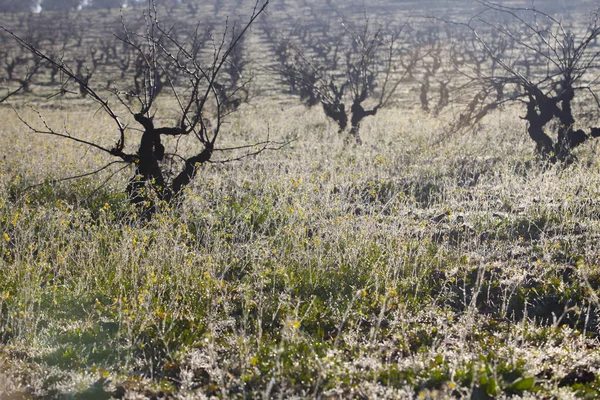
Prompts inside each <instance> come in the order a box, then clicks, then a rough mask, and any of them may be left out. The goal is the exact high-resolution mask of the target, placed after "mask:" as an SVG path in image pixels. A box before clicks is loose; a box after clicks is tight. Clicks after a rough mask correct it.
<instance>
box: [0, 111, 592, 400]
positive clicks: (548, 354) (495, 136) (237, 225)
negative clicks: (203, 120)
mask: <svg viewBox="0 0 600 400" xmlns="http://www.w3.org/2000/svg"><path fill="white" fill-rule="evenodd" d="M81 113H82V114H81V115H82V116H83V115H85V113H86V111H85V110H81ZM2 115H3V119H4V120H5V121H8V122H9V123H7V124H6V125H5V130H6V131H5V133H4V134H3V136H2V141H3V143H2V147H3V148H10V149H11V152H9V153H7V154H6V157H5V158H4V159H3V160H2V162H1V165H0V171H2V174H3V178H2V180H1V182H2V186H1V188H0V193H1V197H0V198H1V199H2V200H1V202H0V205H1V207H0V218H1V219H0V220H1V223H0V224H1V225H0V226H1V227H2V229H1V230H2V233H3V235H4V234H5V235H4V238H3V239H2V244H1V245H0V252H1V253H2V254H3V256H2V258H1V261H0V263H1V264H2V265H1V268H0V293H1V297H0V298H1V300H0V309H1V313H2V314H1V318H0V321H1V325H0V326H1V332H2V341H3V345H2V347H1V348H0V349H1V350H0V354H1V358H0V370H1V371H2V373H1V374H0V375H3V376H4V378H2V379H0V393H2V396H3V397H8V398H10V397H11V396H12V397H15V396H16V397H18V396H21V395H22V396H24V397H28V396H33V397H37V396H50V397H61V396H62V397H65V396H66V397H74V398H90V397H92V396H99V397H97V398H109V397H110V396H111V395H115V396H117V395H119V394H121V393H123V391H125V392H126V393H128V396H132V398H133V397H135V398H139V397H140V396H147V397H151V396H152V395H157V394H159V393H160V392H162V393H164V394H168V395H169V396H174V397H180V398H190V397H199V398H201V397H204V396H213V395H216V396H220V397H261V396H263V397H283V398H288V397H292V396H299V397H312V396H318V397H325V398H348V397H378V398H407V397H413V396H418V397H420V398H429V397H430V398H447V397H457V396H471V395H475V396H481V397H480V398H483V397H485V396H486V395H496V396H498V397H503V396H508V395H510V394H515V395H518V396H523V397H530V398H531V397H544V396H556V397H560V398H568V397H575V396H579V395H587V396H589V397H590V398H592V397H593V396H595V394H596V393H597V378H596V376H597V375H596V374H597V373H598V367H599V365H600V357H599V356H598V352H597V350H596V347H597V334H598V319H597V311H598V298H597V287H598V283H599V282H600V271H599V270H598V250H597V246H596V243H597V239H598V237H599V235H600V226H599V224H598V222H597V221H598V215H599V213H600V204H598V202H597V200H596V199H597V198H598V187H600V186H599V185H598V184H599V182H598V181H599V180H600V175H599V174H598V163H597V161H596V159H597V157H596V148H595V147H594V146H593V145H590V146H588V147H585V148H582V149H581V150H580V151H579V160H578V161H577V162H576V163H574V164H573V165H570V166H550V167H545V166H543V165H540V164H539V163H538V162H536V160H535V159H534V157H533V154H532V145H531V143H530V142H529V140H527V139H526V137H525V135H524V132H523V131H524V129H523V126H522V125H521V122H520V121H519V120H518V118H516V113H515V112H511V111H510V110H505V111H504V112H502V113H501V114H498V115H496V116H495V117H493V118H491V119H490V120H489V121H487V122H486V124H485V125H484V126H482V128H481V130H480V132H479V134H478V135H477V136H468V137H467V136H465V137H459V138H455V139H453V140H450V141H448V142H446V143H444V144H442V145H438V146H432V145H431V143H432V142H433V141H434V139H435V138H436V136H437V135H438V134H439V132H440V129H443V123H442V122H438V121H434V120H431V119H429V118H428V117H427V116H425V115H422V114H420V113H418V112H412V111H408V112H407V111H400V110H389V111H386V112H382V113H381V114H380V115H378V116H377V117H376V118H372V119H371V120H369V121H368V122H367V123H366V124H365V126H364V127H363V129H364V140H365V145H364V146H361V147H356V146H353V145H348V144H347V143H346V141H345V138H344V137H342V136H339V135H338V134H337V133H335V131H336V129H335V127H334V126H332V125H331V124H329V123H328V122H327V121H326V120H325V119H324V116H323V115H321V113H320V111H319V110H310V111H307V110H305V109H303V108H302V107H293V108H291V109H290V108H287V109H286V110H285V111H282V110H280V109H279V108H276V107H271V108H269V107H261V108H257V107H250V106H248V107H245V108H244V109H243V110H242V112H241V113H239V114H237V115H236V116H235V119H234V120H232V121H231V132H232V133H231V135H230V136H229V138H231V140H233V141H239V140H241V139H244V140H255V139H256V138H258V137H264V134H265V132H266V131H270V133H271V137H273V138H286V137H291V136H297V137H298V140H297V141H296V142H294V143H293V144H292V145H290V146H289V147H288V148H286V149H284V150H281V151H279V152H275V153H270V154H264V155H263V156H261V157H258V158H256V159H247V160H245V161H243V162H238V163H234V164H226V165H219V164H213V165H207V166H206V167H205V168H204V169H203V171H202V175H201V177H199V179H197V180H196V181H195V183H194V185H193V187H191V188H190V190H189V193H187V197H186V201H185V203H184V205H183V207H182V208H181V209H179V210H164V211H163V212H162V213H160V214H159V215H157V216H156V218H155V219H154V220H153V221H151V222H150V223H148V224H142V223H139V222H131V221H130V219H129V218H128V217H127V215H128V211H127V209H128V206H127V204H126V200H125V199H124V198H123V196H122V195H121V194H120V193H121V191H122V188H123V187H124V184H125V182H126V179H127V178H128V177H129V172H128V173H125V174H122V175H119V176H117V177H116V178H115V179H114V181H111V184H110V185H108V186H107V187H105V188H103V189H102V190H101V191H100V192H99V193H98V194H97V196H96V197H95V199H96V200H94V201H88V202H83V200H84V199H85V198H86V197H87V195H88V193H89V191H90V188H91V187H96V186H97V185H98V184H99V183H100V182H101V180H100V178H89V179H85V180H82V181H75V182H68V183H63V184H57V185H44V186H42V187H40V188H37V189H36V190H30V191H27V192H24V191H23V188H24V187H26V186H28V185H29V184H32V183H34V182H40V181H43V180H44V179H46V178H47V177H48V176H59V175H62V174H63V173H71V172H77V171H78V170H79V169H80V168H81V166H82V165H84V166H85V165H86V164H87V165H89V166H94V165H98V163H99V162H101V160H100V159H98V156H97V155H95V154H94V153H93V152H91V151H90V152H89V153H87V154H86V155H85V157H84V158H83V163H82V159H81V156H82V152H81V151H80V150H79V151H69V150H68V149H67V148H65V146H67V145H66V144H65V143H64V142H54V141H48V140H41V139H40V138H35V137H32V136H31V135H28V134H27V133H24V132H23V128H22V126H20V125H19V123H18V122H17V121H16V120H15V119H14V115H13V113H12V111H11V110H9V109H6V108H5V109H2ZM46 115H47V118H48V119H49V120H54V121H55V122H57V123H60V120H61V118H63V114H62V112H60V111H47V112H46ZM69 118H70V120H72V121H71V122H74V123H75V124H76V125H77V127H78V129H79V131H80V132H90V134H99V130H98V129H97V127H98V124H97V122H92V121H91V120H90V119H89V118H85V119H84V118H80V117H79V114H71V117H69ZM83 121H89V122H83ZM307 121H310V122H308V123H307ZM224 144H225V143H224ZM578 379H579V381H581V382H578ZM136 393H137V394H136ZM102 396H104V397H102Z"/></svg>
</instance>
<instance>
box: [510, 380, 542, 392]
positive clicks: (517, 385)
mask: <svg viewBox="0 0 600 400" xmlns="http://www.w3.org/2000/svg"><path fill="white" fill-rule="evenodd" d="M533 385H535V378H534V377H529V378H521V379H517V380H516V381H514V382H513V383H511V384H510V385H509V386H508V387H507V388H506V390H514V391H517V390H519V391H524V390H531V389H532V388H533Z"/></svg>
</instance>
